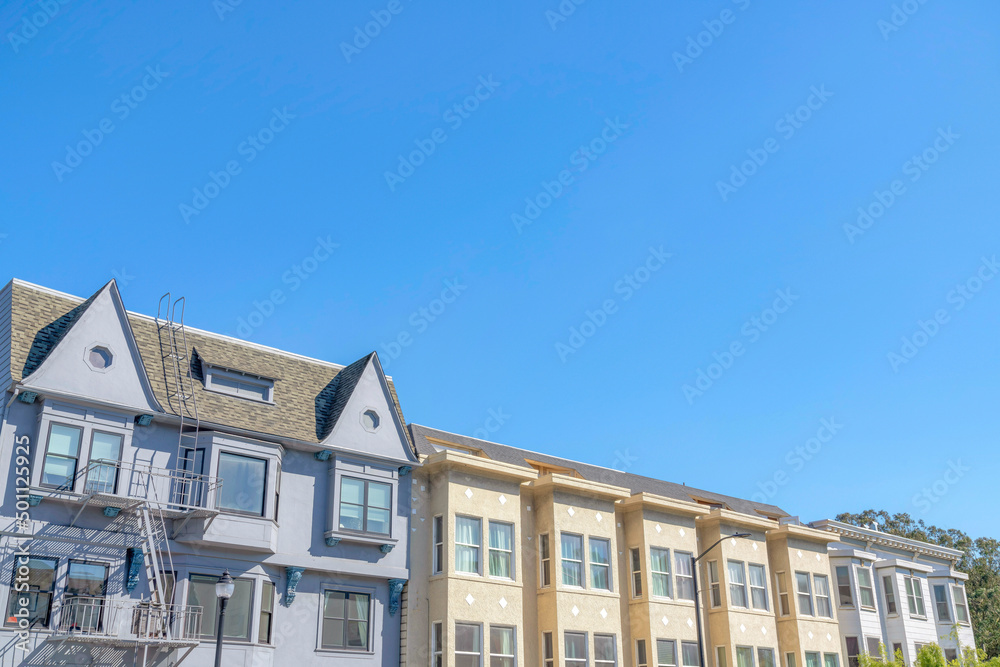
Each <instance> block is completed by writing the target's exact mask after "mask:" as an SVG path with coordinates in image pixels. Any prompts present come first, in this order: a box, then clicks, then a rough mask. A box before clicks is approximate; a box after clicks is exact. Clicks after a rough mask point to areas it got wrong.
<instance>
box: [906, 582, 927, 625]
mask: <svg viewBox="0 0 1000 667" xmlns="http://www.w3.org/2000/svg"><path fill="white" fill-rule="evenodd" d="M903 585H904V586H906V602H907V605H908V607H909V610H910V615H911V616H926V615H927V614H926V613H925V612H924V590H923V588H922V587H921V585H920V579H919V578H918V577H914V576H913V575H910V574H904V575H903Z"/></svg>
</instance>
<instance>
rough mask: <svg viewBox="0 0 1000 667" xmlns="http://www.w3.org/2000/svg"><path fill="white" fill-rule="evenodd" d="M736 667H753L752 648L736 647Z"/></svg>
mask: <svg viewBox="0 0 1000 667" xmlns="http://www.w3.org/2000/svg"><path fill="white" fill-rule="evenodd" d="M736 667H755V666H754V661H753V647H752V646H737V647H736Z"/></svg>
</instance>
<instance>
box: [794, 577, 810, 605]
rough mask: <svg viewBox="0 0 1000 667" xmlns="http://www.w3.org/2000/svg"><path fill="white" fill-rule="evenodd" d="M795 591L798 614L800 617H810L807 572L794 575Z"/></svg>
mask: <svg viewBox="0 0 1000 667" xmlns="http://www.w3.org/2000/svg"><path fill="white" fill-rule="evenodd" d="M795 589H796V592H797V594H798V598H799V614H800V615H801V616H812V615H813V601H812V585H811V584H810V582H809V573H808V572H796V573H795Z"/></svg>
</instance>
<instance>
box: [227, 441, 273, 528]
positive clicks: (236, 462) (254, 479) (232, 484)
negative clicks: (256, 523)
mask: <svg viewBox="0 0 1000 667" xmlns="http://www.w3.org/2000/svg"><path fill="white" fill-rule="evenodd" d="M217 476H218V478H219V479H220V480H221V481H222V486H221V487H220V488H219V490H218V492H217V494H218V506H219V509H220V510H226V511H229V512H236V513H238V514H251V515H254V516H264V489H265V488H266V481H267V461H266V460H265V459H258V458H254V457H252V456H244V455H242V454H234V453H232V452H220V453H219V467H218V475H217Z"/></svg>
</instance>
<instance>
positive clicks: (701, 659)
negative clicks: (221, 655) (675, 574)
mask: <svg viewBox="0 0 1000 667" xmlns="http://www.w3.org/2000/svg"><path fill="white" fill-rule="evenodd" d="M737 537H750V533H736V534H735V535H725V536H723V537H720V538H719V539H718V540H716V541H715V544H713V545H712V546H710V547H709V548H707V549H705V550H704V551H702V552H701V555H700V556H698V557H697V558H695V557H694V556H691V576H692V577H693V578H694V619H695V623H697V624H698V665H699V667H705V647H704V646H703V644H704V640H703V639H702V636H701V599H700V598H699V597H698V561H700V560H701V559H702V558H704V557H705V556H707V555H708V554H709V553H710V552H711V551H712V549H714V548H715V547H717V546H718V545H719V544H721V543H722V542H723V541H725V540H728V539H736V538H737ZM216 667H218V665H216Z"/></svg>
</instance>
